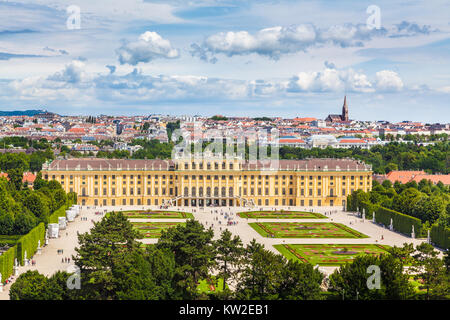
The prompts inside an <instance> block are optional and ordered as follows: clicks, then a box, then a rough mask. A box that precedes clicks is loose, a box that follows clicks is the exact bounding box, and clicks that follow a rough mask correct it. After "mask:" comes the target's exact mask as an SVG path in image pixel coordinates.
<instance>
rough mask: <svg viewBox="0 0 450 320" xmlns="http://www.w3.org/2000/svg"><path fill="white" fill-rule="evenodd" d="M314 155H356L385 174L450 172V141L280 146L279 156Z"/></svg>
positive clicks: (331, 156) (352, 156) (340, 156)
mask: <svg viewBox="0 0 450 320" xmlns="http://www.w3.org/2000/svg"><path fill="white" fill-rule="evenodd" d="M308 157H312V158H346V157H350V158H354V159H358V160H362V161H364V162H365V163H368V164H371V165H372V169H373V171H374V172H375V173H379V174H383V173H388V172H389V171H392V170H425V171H427V172H432V173H444V174H448V173H450V166H449V163H450V143H449V142H448V141H445V142H437V143H436V144H435V145H428V146H422V145H416V144H414V143H398V142H393V143H388V144H386V145H384V146H381V145H379V146H374V147H372V148H371V149H370V150H365V149H361V148H351V149H340V148H331V147H328V148H326V149H321V148H312V149H304V148H298V147H286V146H283V147H281V148H280V159H305V158H308Z"/></svg>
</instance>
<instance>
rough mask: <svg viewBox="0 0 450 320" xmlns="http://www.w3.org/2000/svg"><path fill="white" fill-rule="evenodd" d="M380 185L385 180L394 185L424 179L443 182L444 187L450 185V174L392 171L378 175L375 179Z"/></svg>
mask: <svg viewBox="0 0 450 320" xmlns="http://www.w3.org/2000/svg"><path fill="white" fill-rule="evenodd" d="M373 179H374V180H377V181H378V182H379V183H383V181H384V180H389V181H391V182H392V183H395V182H396V181H398V182H401V183H408V182H412V181H415V182H417V183H419V182H420V181H422V180H423V179H425V180H430V181H431V183H433V184H437V183H439V182H442V183H443V184H444V185H446V186H448V185H450V174H427V173H426V172H425V171H401V170H400V171H397V170H395V171H391V172H389V173H388V174H386V175H378V176H374V177H373Z"/></svg>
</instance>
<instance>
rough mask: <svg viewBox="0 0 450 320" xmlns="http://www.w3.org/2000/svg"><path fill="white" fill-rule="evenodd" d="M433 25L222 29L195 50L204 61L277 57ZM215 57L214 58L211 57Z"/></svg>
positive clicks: (426, 29) (414, 33)
mask: <svg viewBox="0 0 450 320" xmlns="http://www.w3.org/2000/svg"><path fill="white" fill-rule="evenodd" d="M438 31H439V30H437V29H434V30H431V28H430V26H426V25H425V26H419V25H418V24H416V23H410V22H407V21H403V22H402V23H400V24H397V25H394V26H392V27H390V28H384V27H381V28H380V29H369V28H367V26H366V24H352V23H346V24H340V25H333V26H330V27H328V28H319V27H316V26H314V25H313V24H300V25H291V26H288V27H282V26H275V27H271V28H265V29H261V30H259V31H257V32H256V33H254V34H251V33H249V32H248V31H245V30H243V31H237V32H234V31H229V32H220V33H217V34H213V35H210V36H208V37H207V38H206V39H205V40H204V41H203V42H202V43H201V44H197V43H193V44H192V45H191V49H192V50H191V54H192V55H193V56H197V57H199V58H200V59H202V60H204V61H210V62H214V63H215V62H216V60H212V59H214V56H215V55H217V54H224V55H226V56H234V55H248V54H252V53H256V54H259V55H262V56H267V57H269V58H271V59H274V60H277V59H279V58H280V56H281V55H283V54H288V53H295V52H299V51H306V50H307V49H309V48H313V47H320V46H325V45H335V46H340V47H342V48H346V47H362V46H364V44H365V43H367V42H368V41H370V40H372V39H374V38H381V37H383V38H386V37H391V38H393V37H406V36H407V37H412V36H418V35H428V34H430V33H431V32H438ZM211 60H212V61H211Z"/></svg>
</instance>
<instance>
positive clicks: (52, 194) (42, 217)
mask: <svg viewBox="0 0 450 320" xmlns="http://www.w3.org/2000/svg"><path fill="white" fill-rule="evenodd" d="M21 175H22V174H20V176H21ZM17 188H18V189H17ZM74 197H76V195H74V194H73V193H71V194H70V199H72V200H73V199H74ZM67 203H68V196H67V194H66V193H65V192H64V190H63V189H62V187H61V185H60V184H59V182H56V181H50V182H47V181H45V180H43V179H42V178H41V175H40V173H39V174H38V176H37V177H36V180H35V185H34V190H32V189H30V188H28V187H24V186H21V185H17V183H15V181H14V179H10V181H7V180H6V179H5V178H0V234H3V235H17V234H19V235H23V234H27V233H28V232H29V231H30V230H31V229H33V228H34V227H36V226H37V225H38V224H39V223H41V222H43V223H44V224H45V225H46V224H47V223H48V222H49V216H50V214H51V213H52V212H54V211H56V210H57V209H59V208H61V207H62V206H64V205H66V204H67Z"/></svg>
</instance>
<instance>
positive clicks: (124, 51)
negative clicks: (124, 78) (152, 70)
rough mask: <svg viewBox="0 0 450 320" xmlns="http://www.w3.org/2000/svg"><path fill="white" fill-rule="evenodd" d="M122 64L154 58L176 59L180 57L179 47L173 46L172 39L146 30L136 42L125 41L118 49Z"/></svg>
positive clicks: (148, 60)
mask: <svg viewBox="0 0 450 320" xmlns="http://www.w3.org/2000/svg"><path fill="white" fill-rule="evenodd" d="M116 53H117V55H118V56H119V62H120V64H130V65H133V66H135V65H137V64H138V63H140V62H150V61H152V60H154V59H158V58H165V59H174V58H178V57H179V52H178V50H177V49H174V48H172V45H171V44H170V41H169V40H167V39H164V38H162V37H161V36H160V35H159V34H158V33H156V32H152V31H146V32H144V33H143V34H141V35H140V36H139V39H138V40H137V41H134V42H124V43H123V44H122V46H121V47H120V48H118V49H117V50H116Z"/></svg>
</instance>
